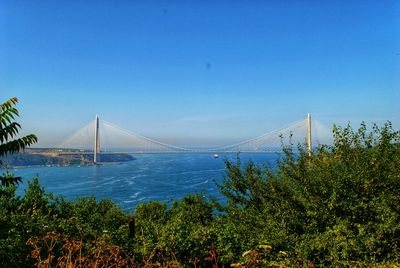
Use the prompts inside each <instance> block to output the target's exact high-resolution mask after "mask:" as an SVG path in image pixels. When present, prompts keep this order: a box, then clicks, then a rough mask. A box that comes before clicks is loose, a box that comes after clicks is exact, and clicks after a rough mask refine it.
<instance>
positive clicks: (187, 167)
mask: <svg viewBox="0 0 400 268" xmlns="http://www.w3.org/2000/svg"><path fill="white" fill-rule="evenodd" d="M134 156H135V157H136V158H137V159H136V160H133V161H130V162H124V163H120V164H112V165H99V166H68V167H30V168H19V169H14V170H12V172H13V173H15V175H17V176H22V177H23V184H22V185H21V187H19V188H18V193H19V194H22V193H23V189H25V188H26V186H27V185H28V183H27V181H29V180H31V179H32V178H33V177H35V176H36V175H38V176H39V181H40V183H41V184H42V185H43V186H44V187H45V190H46V192H52V193H54V194H62V195H64V196H65V197H67V198H68V199H74V198H77V197H81V196H95V197H96V198H97V199H102V198H110V199H112V200H114V201H115V202H116V203H118V204H119V205H120V206H121V207H122V208H124V209H126V210H129V211H131V210H133V209H134V208H135V207H136V205H138V204H139V203H142V202H148V201H151V200H156V201H162V202H169V201H172V200H173V199H180V198H182V197H184V196H185V195H187V194H193V193H204V194H205V195H206V196H215V197H217V198H219V199H221V198H222V196H221V195H220V194H219V190H218V187H217V185H216V183H220V182H222V180H223V176H224V172H225V171H226V169H225V165H224V159H225V158H227V159H229V160H233V161H236V155H235V154H227V155H220V157H219V158H213V156H212V155H211V154H139V155H134ZM240 158H241V161H242V163H246V162H248V161H249V160H252V161H254V162H255V163H257V164H265V163H267V162H269V163H271V164H275V162H276V160H277V158H278V155H277V154H241V155H240Z"/></svg>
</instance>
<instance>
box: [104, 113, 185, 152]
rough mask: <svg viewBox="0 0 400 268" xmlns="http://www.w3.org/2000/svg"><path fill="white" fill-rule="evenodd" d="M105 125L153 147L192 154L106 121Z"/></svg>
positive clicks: (181, 148)
mask: <svg viewBox="0 0 400 268" xmlns="http://www.w3.org/2000/svg"><path fill="white" fill-rule="evenodd" d="M103 124H104V126H106V127H110V128H112V129H115V130H118V131H120V132H123V133H125V134H127V135H129V136H131V137H134V138H139V139H142V140H144V141H146V142H148V143H150V144H152V145H157V146H159V147H161V148H168V149H171V150H172V151H187V152H191V151H192V150H191V149H188V148H184V147H179V146H175V145H171V144H167V143H164V142H160V141H156V140H153V139H150V138H147V137H145V136H143V135H140V134H138V133H135V132H132V131H129V130H126V129H123V128H121V127H119V126H116V125H114V124H112V123H110V122H107V121H105V120H103Z"/></svg>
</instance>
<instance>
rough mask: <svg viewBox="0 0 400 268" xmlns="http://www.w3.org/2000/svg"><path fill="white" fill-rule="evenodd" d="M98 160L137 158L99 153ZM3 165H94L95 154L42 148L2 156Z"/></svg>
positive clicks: (115, 160)
mask: <svg viewBox="0 0 400 268" xmlns="http://www.w3.org/2000/svg"><path fill="white" fill-rule="evenodd" d="M97 157H98V162H101V163H114V162H126V161H132V160H135V159H136V158H135V157H133V156H132V155H129V154H99V155H98V156H97ZM0 161H2V165H3V166H9V167H23V166H70V165H93V154H82V153H79V152H76V153H69V154H62V153H52V152H49V151H42V150H40V151H39V150H38V151H36V150H32V149H31V150H29V151H26V152H23V153H18V154H12V155H8V156H5V157H1V158H0Z"/></svg>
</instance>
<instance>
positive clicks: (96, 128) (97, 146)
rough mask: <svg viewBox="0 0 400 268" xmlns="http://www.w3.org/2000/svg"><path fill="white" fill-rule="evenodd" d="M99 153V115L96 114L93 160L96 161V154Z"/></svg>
mask: <svg viewBox="0 0 400 268" xmlns="http://www.w3.org/2000/svg"><path fill="white" fill-rule="evenodd" d="M98 153H100V136H99V116H98V115H96V119H95V126H94V148H93V162H94V163H95V164H96V163H97V154H98Z"/></svg>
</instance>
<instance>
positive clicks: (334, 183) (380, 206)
mask: <svg viewBox="0 0 400 268" xmlns="http://www.w3.org/2000/svg"><path fill="white" fill-rule="evenodd" d="M2 131H3V132H2V133H4V129H3V126H2ZM333 133H334V138H335V141H334V144H333V145H332V146H320V147H318V148H317V149H315V151H314V152H313V154H312V155H309V154H308V152H307V151H306V150H305V148H304V147H303V146H299V153H296V154H295V153H293V151H292V150H291V147H285V148H284V152H285V154H284V155H283V156H282V157H281V158H280V160H279V162H278V164H277V166H276V167H274V168H273V167H270V166H268V165H267V166H257V165H254V164H253V163H251V162H250V163H247V164H244V165H242V163H241V162H240V159H239V158H238V159H237V162H234V163H232V162H229V161H226V175H225V178H224V181H223V182H222V183H221V185H219V187H220V190H221V194H223V195H224V196H225V197H226V198H227V204H226V205H221V204H219V203H218V202H213V201H209V200H207V199H206V198H205V197H204V196H202V195H189V196H186V197H185V198H183V199H182V200H179V201H175V202H174V203H173V204H172V205H171V206H169V207H168V206H167V204H165V203H160V202H154V201H153V202H149V203H144V204H141V205H139V206H138V207H137V208H136V210H135V213H134V215H128V214H127V213H126V212H124V211H123V210H121V209H120V208H119V207H118V206H117V205H116V204H115V203H113V202H112V201H110V200H101V201H97V200H95V198H93V197H91V198H80V199H77V200H73V201H69V200H66V199H64V198H63V197H61V196H53V195H52V194H51V193H46V192H45V190H44V189H43V187H42V186H40V184H39V181H38V179H37V178H36V179H34V180H32V181H31V182H29V183H28V184H29V186H28V188H27V189H26V191H25V194H24V196H22V197H18V196H16V194H15V190H16V187H17V184H18V181H15V180H12V179H7V178H12V177H13V176H12V174H9V173H6V174H5V175H3V177H2V178H5V179H4V180H3V179H2V181H1V182H2V185H1V186H0V187H1V188H0V190H1V193H0V266H2V267H29V266H32V267H34V266H36V267H229V266H231V267H268V266H270V267H273V266H280V267H290V266H308V267H313V266H356V267H373V266H380V267H398V264H399V258H400V217H399V216H400V207H399V205H398V204H400V170H399V169H400V146H399V139H400V133H399V131H394V130H393V129H392V127H391V124H390V123H387V124H385V125H384V126H383V127H382V128H379V127H378V126H374V128H373V130H372V132H368V131H367V130H366V127H365V125H364V124H362V125H361V126H360V128H359V129H358V130H357V131H353V130H352V128H351V127H350V126H347V127H345V128H337V127H334V129H333ZM0 148H3V147H0ZM6 181H8V182H14V183H3V182H6Z"/></svg>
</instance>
